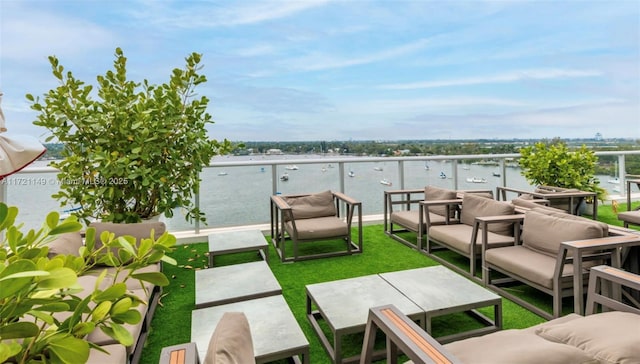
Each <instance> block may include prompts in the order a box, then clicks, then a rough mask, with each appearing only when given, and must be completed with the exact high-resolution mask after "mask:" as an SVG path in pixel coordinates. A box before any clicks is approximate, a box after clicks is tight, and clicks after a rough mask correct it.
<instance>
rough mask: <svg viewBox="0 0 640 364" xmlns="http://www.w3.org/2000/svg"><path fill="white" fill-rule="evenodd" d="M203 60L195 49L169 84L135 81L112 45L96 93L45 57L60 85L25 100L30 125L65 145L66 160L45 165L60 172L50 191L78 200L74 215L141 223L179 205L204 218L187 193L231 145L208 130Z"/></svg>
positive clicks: (63, 199) (68, 202) (65, 202)
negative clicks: (201, 89) (200, 92)
mask: <svg viewBox="0 0 640 364" xmlns="http://www.w3.org/2000/svg"><path fill="white" fill-rule="evenodd" d="M200 61H201V55H200V54H198V53H192V54H191V55H189V56H188V57H187V58H186V65H185V67H184V68H183V69H178V68H176V69H174V70H173V72H172V73H171V76H170V79H169V81H168V82H165V83H163V84H160V85H152V84H150V83H149V82H148V81H147V80H146V79H145V80H144V81H142V82H140V83H138V82H134V81H131V80H128V79H127V71H126V62H127V59H126V57H125V56H124V54H123V52H122V50H121V49H120V48H116V50H115V60H114V62H113V68H114V69H113V70H109V71H107V72H106V73H105V74H104V75H101V76H97V83H98V87H97V90H96V91H94V90H93V86H91V85H88V84H85V82H83V81H81V80H79V79H76V78H75V77H74V76H73V74H72V73H71V72H70V71H65V69H64V67H63V66H62V65H61V64H60V63H59V61H58V59H57V58H56V57H55V56H50V57H49V62H50V63H51V67H52V70H53V76H54V77H55V78H56V79H57V80H58V81H59V82H60V85H59V86H58V87H57V88H55V89H52V90H50V91H49V92H48V93H46V94H45V95H44V99H43V100H42V101H41V100H40V99H39V98H36V97H34V96H33V95H31V94H27V95H26V98H27V99H28V100H29V101H30V102H31V108H32V109H33V110H35V111H37V112H38V116H37V120H35V121H34V124H35V125H38V126H43V127H45V128H47V129H48V130H49V131H50V132H51V135H50V136H49V137H48V138H47V141H51V140H57V141H59V142H61V143H63V144H64V146H65V148H64V150H63V152H62V155H63V158H62V159H61V160H59V161H54V162H51V164H50V165H51V166H53V167H55V168H57V169H59V170H60V172H59V174H58V179H59V180H60V182H61V183H60V189H59V191H58V192H57V193H56V194H54V195H53V197H54V198H56V199H58V200H59V201H60V203H61V205H62V206H80V207H81V209H79V210H78V211H76V212H74V214H76V215H77V216H78V217H79V218H82V219H85V220H87V219H88V218H94V219H99V220H102V221H110V222H127V223H129V222H138V221H140V220H141V219H148V218H152V217H154V216H158V215H161V214H164V216H166V217H171V216H173V211H174V209H176V208H184V209H185V210H186V219H187V221H190V222H191V221H193V220H194V219H198V220H200V221H205V217H204V214H203V213H202V212H201V211H200V210H199V209H198V208H197V206H195V204H194V202H193V199H192V197H193V195H194V193H195V192H196V191H198V189H199V185H200V179H199V178H200V177H199V174H200V172H201V171H202V169H203V167H204V166H207V165H208V164H209V163H210V161H211V158H212V157H213V156H215V155H217V154H224V153H227V152H228V151H230V150H231V143H230V142H229V141H228V140H226V139H225V140H224V141H222V142H219V141H217V140H215V139H210V138H209V137H208V135H207V128H206V127H207V125H208V124H213V121H212V118H211V115H210V114H208V113H207V105H208V103H209V99H208V98H207V97H205V96H201V97H196V96H197V94H196V92H195V88H196V86H198V85H201V84H202V83H204V82H205V81H206V77H205V76H204V75H202V74H200V73H199V72H200V70H201V68H202V65H201V64H200ZM94 96H97V99H94Z"/></svg>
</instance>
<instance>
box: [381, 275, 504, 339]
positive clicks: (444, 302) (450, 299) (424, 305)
mask: <svg viewBox="0 0 640 364" xmlns="http://www.w3.org/2000/svg"><path fill="white" fill-rule="evenodd" d="M380 277H382V279H384V280H385V281H387V282H388V283H389V284H391V285H392V286H393V287H395V288H396V289H397V290H398V291H400V292H402V293H403V294H404V295H405V296H407V297H408V298H409V299H410V300H411V301H412V302H414V303H415V304H416V305H418V306H420V308H421V309H422V310H423V311H424V312H425V315H426V317H425V326H423V328H424V329H425V330H426V331H427V332H428V333H429V334H431V319H432V318H433V317H435V316H442V315H447V314H451V313H458V312H466V313H468V314H469V315H471V316H472V317H474V318H475V319H476V320H478V321H479V322H481V323H482V324H484V325H485V327H482V328H478V329H474V330H470V331H465V332H461V333H456V334H453V335H448V336H444V337H439V338H436V339H437V340H438V342H440V343H441V344H444V343H447V342H451V341H454V340H460V339H463V338H467V337H471V336H478V335H484V334H486V333H489V332H493V331H497V330H500V329H501V328H502V299H501V298H500V296H498V295H497V294H495V293H493V292H491V291H489V290H487V289H485V288H483V287H481V286H479V285H477V284H475V283H474V282H472V281H470V280H469V279H466V278H464V277H462V276H461V275H459V274H457V273H455V272H453V271H452V270H450V269H447V268H446V267H443V266H434V267H426V268H417V269H408V270H403V271H397V272H390V273H382V274H380ZM487 306H493V312H494V319H493V320H491V319H490V318H489V317H487V316H485V315H483V314H482V313H480V312H478V311H477V310H476V309H477V308H481V307H487Z"/></svg>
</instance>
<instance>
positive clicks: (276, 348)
mask: <svg viewBox="0 0 640 364" xmlns="http://www.w3.org/2000/svg"><path fill="white" fill-rule="evenodd" d="M228 311H231V312H244V313H245V315H246V316H247V320H248V321H249V327H250V328H251V339H252V340H253V352H254V354H255V357H256V361H258V362H260V361H261V360H260V359H261V358H265V357H268V358H273V360H277V359H284V358H287V357H290V356H293V355H296V354H298V353H300V351H301V350H302V348H308V347H309V341H307V338H306V337H305V336H304V333H303V332H302V329H301V328H300V325H298V322H297V321H296V319H295V317H294V316H293V313H292V312H291V310H290V309H289V306H287V302H286V301H285V300H284V297H283V296H282V295H276V296H269V297H264V298H258V299H254V300H248V301H241V302H235V303H230V304H226V305H221V306H214V307H207V308H201V309H197V310H193V311H192V312H191V341H192V342H195V343H196V346H197V347H198V354H199V355H200V358H204V357H205V355H206V351H207V347H208V346H209V339H210V338H211V334H212V333H213V331H214V330H215V328H216V326H217V325H218V322H219V321H220V319H221V318H222V315H223V314H224V313H225V312H228Z"/></svg>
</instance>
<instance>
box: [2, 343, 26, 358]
mask: <svg viewBox="0 0 640 364" xmlns="http://www.w3.org/2000/svg"><path fill="white" fill-rule="evenodd" d="M21 351H22V346H21V345H20V344H18V343H17V342H15V341H12V342H0V363H4V362H6V361H7V360H8V359H9V358H11V357H13V356H16V355H18V353H20V352H21Z"/></svg>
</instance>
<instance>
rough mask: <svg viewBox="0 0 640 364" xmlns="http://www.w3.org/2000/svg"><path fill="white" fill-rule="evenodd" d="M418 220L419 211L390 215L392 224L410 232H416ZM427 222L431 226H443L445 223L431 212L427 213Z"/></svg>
mask: <svg viewBox="0 0 640 364" xmlns="http://www.w3.org/2000/svg"><path fill="white" fill-rule="evenodd" d="M419 219H420V211H418V210H409V211H398V212H394V213H392V214H391V222H392V223H394V224H398V225H402V226H404V227H406V228H407V229H409V230H411V231H418V225H420V220H419ZM429 221H430V223H431V224H432V225H438V224H444V223H445V222H446V220H445V217H444V216H443V215H438V214H434V213H431V212H429ZM423 225H425V224H423Z"/></svg>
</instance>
